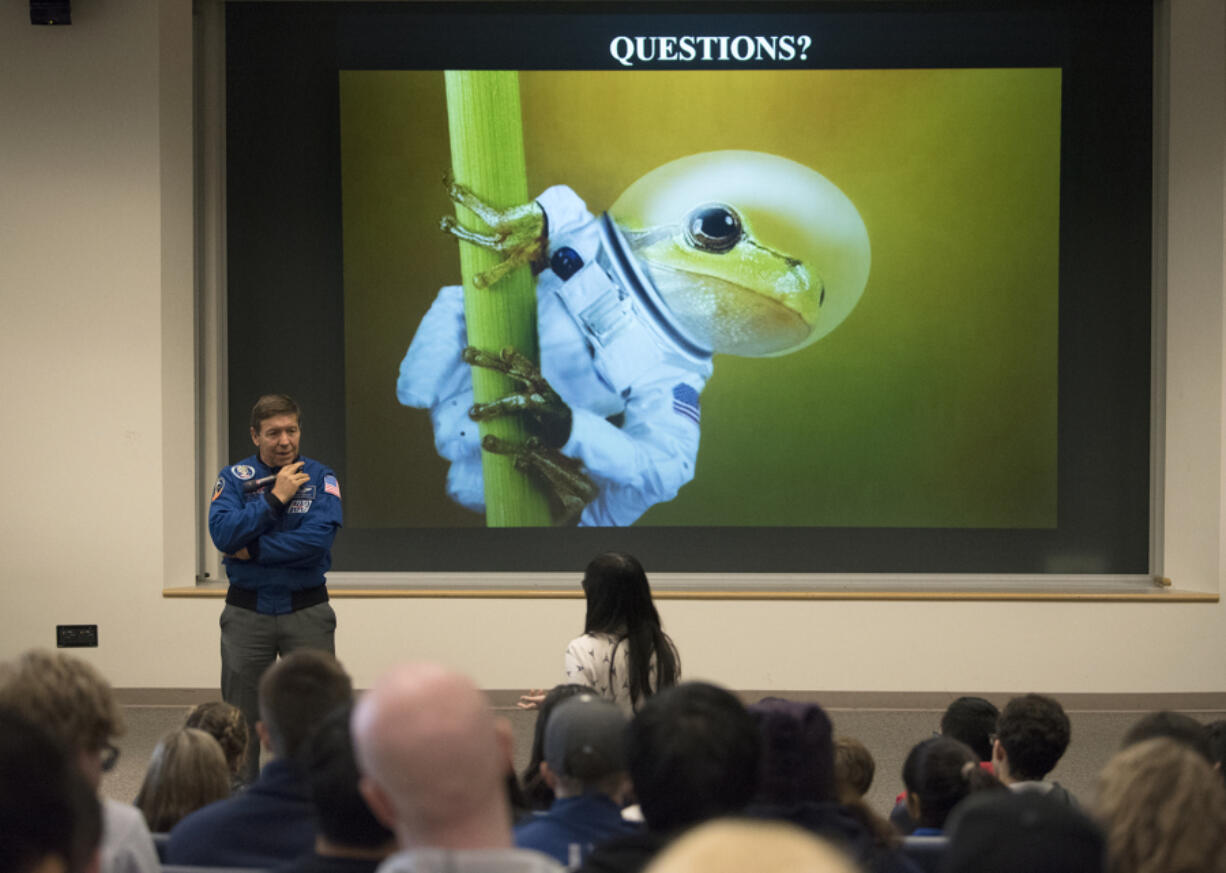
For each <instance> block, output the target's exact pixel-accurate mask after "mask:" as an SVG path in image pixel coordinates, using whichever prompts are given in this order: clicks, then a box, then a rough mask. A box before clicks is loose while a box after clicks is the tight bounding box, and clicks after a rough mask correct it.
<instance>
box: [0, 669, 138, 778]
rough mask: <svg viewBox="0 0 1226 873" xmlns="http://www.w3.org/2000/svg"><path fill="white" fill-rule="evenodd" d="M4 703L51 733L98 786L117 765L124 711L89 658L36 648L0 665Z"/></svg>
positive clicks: (1, 693) (0, 697)
mask: <svg viewBox="0 0 1226 873" xmlns="http://www.w3.org/2000/svg"><path fill="white" fill-rule="evenodd" d="M0 705H4V706H9V707H12V708H13V709H15V710H16V711H17V712H19V713H20V714H22V715H24V716H25V717H26V718H28V719H29V720H31V721H33V722H34V723H36V724H38V725H41V726H42V727H43V728H44V729H45V730H47V731H48V732H49V733H51V734H52V736H54V737H55V738H56V739H57V740H58V741H59V742H60V743H61V744H62V745H63V746H64V747H65V748H67V749H68V750H69V751H70V752H71V753H72V754H73V755H75V756H76V762H77V764H78V766H79V767H80V768H81V772H82V773H84V774H85V778H86V779H87V780H88V781H89V783H90V784H91V785H92V786H93V787H94V788H95V789H97V788H98V787H99V786H100V785H101V784H102V773H103V771H105V770H109V769H110V768H111V767H113V766H114V764H115V760H116V758H117V757H118V754H119V751H118V749H116V748H115V747H114V746H113V745H111V740H112V739H113V738H115V737H117V736H119V735H120V734H122V733H123V729H124V728H123V715H122V713H121V711H120V709H119V704H117V703H116V702H115V695H114V693H113V692H112V691H111V686H110V683H108V682H107V681H106V680H105V679H103V678H102V676H101V674H99V673H98V671H97V670H95V669H94V668H93V666H92V665H90V664H88V663H86V662H85V661H82V660H81V659H79V658H73V657H71V656H69V655H65V654H62V653H54V654H53V653H51V652H46V651H40V650H35V651H30V652H26V653H25V654H24V655H21V656H20V657H19V658H17V660H15V661H12V662H9V663H7V664H3V665H0Z"/></svg>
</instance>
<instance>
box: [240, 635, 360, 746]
mask: <svg viewBox="0 0 1226 873" xmlns="http://www.w3.org/2000/svg"><path fill="white" fill-rule="evenodd" d="M259 695H260V720H261V721H263V722H264V727H265V728H266V729H267V730H268V742H269V745H271V746H272V750H273V753H274V754H276V756H277V757H279V758H287V759H290V760H298V759H299V757H300V755H301V752H302V749H303V746H304V745H305V743H306V740H307V738H308V737H309V736H310V735H311V733H312V731H314V730H315V728H316V726H317V725H319V723H320V722H322V721H323V719H324V716H326V715H328V714H329V713H330V712H332V710H334V709H336V708H337V707H338V706H341V705H342V704H345V703H350V702H352V700H353V681H352V680H351V679H350V678H349V674H348V673H346V672H345V668H344V667H342V666H341V665H340V662H339V661H337V660H336V658H334V657H333V656H332V655H330V654H328V653H327V652H323V651H320V650H318V649H298V650H297V651H295V652H291V653H290V654H288V655H286V656H285V657H284V658H282V659H281V660H280V661H278V662H277V663H275V664H273V665H272V666H271V667H269V668H268V669H267V670H266V671H264V675H263V676H262V677H260V691H259Z"/></svg>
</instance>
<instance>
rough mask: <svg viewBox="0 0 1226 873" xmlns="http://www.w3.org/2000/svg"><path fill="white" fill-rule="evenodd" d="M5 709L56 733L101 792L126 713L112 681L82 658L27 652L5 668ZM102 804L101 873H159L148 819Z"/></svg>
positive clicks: (1, 669)
mask: <svg viewBox="0 0 1226 873" xmlns="http://www.w3.org/2000/svg"><path fill="white" fill-rule="evenodd" d="M0 706H8V707H9V708H11V709H13V710H15V711H16V712H18V713H19V714H21V715H23V716H25V717H26V718H27V719H28V720H30V721H32V722H34V723H35V724H37V725H39V726H40V727H42V728H43V729H45V730H46V731H47V732H48V733H49V734H51V735H52V736H53V737H54V738H55V740H56V741H58V742H59V743H60V744H61V745H62V746H63V747H64V748H65V749H67V750H68V753H69V755H70V756H72V758H73V760H74V762H75V764H76V766H77V767H78V768H80V770H81V773H82V774H83V775H84V777H85V779H86V781H87V782H88V783H89V785H90V787H91V788H92V789H93V790H94V791H95V792H99V791H100V789H101V786H102V774H103V773H105V772H107V771H109V770H111V769H112V768H113V767H114V766H115V762H116V761H117V760H118V758H119V749H118V748H116V747H115V745H114V744H113V743H112V742H111V741H112V740H113V739H115V738H116V737H118V736H119V735H120V734H122V733H123V731H124V724H123V714H122V712H121V711H120V709H119V704H118V703H117V702H116V701H115V694H114V692H113V691H112V690H111V686H110V683H108V682H107V681H106V680H105V679H103V678H102V675H101V674H100V673H99V672H98V671H97V670H95V669H94V667H93V666H92V665H90V664H88V663H86V662H85V661H82V660H81V659H80V658H74V657H71V656H69V655H65V654H63V653H60V652H56V653H52V652H47V651H41V650H34V651H29V652H26V653H25V654H23V655H21V656H20V657H18V658H17V659H16V660H15V661H10V662H7V663H5V664H0ZM101 802H102V847H101V861H102V863H101V873H159V871H160V869H161V865H160V864H159V863H158V857H157V851H156V850H155V849H154V848H153V838H152V837H151V836H149V828H148V827H147V826H146V825H145V819H144V817H143V816H142V815H141V814H140V811H139V810H137V809H136V807H134V806H130V805H129V804H126V803H120V802H119V801H117V800H113V799H111V798H101Z"/></svg>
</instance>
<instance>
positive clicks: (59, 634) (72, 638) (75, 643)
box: [55, 624, 98, 649]
mask: <svg viewBox="0 0 1226 873" xmlns="http://www.w3.org/2000/svg"><path fill="white" fill-rule="evenodd" d="M55 645H56V647H57V648H61V649H78V648H86V647H96V646H97V645H98V625H96V624H57V625H56V626H55Z"/></svg>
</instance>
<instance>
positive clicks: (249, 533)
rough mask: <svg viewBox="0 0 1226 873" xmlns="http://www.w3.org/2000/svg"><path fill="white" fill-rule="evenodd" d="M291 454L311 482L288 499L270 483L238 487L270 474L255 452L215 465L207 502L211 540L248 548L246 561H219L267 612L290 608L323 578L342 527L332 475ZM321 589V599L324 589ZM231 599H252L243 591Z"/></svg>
mask: <svg viewBox="0 0 1226 873" xmlns="http://www.w3.org/2000/svg"><path fill="white" fill-rule="evenodd" d="M298 460H299V461H302V462H303V463H302V472H304V473H306V474H307V475H308V476H310V477H311V480H310V481H309V482H307V483H306V484H305V485H303V486H302V487H301V488H299V489H298V493H297V494H295V495H294V497H293V499H292V500H290V502H289V503H288V504H287V505H285V506H280V505H279V503H278V502H277V500H276V498H274V497H273V496H272V489H271V488H269V487H265V488H261V489H259V490H258V491H254V492H251V493H244V492H243V485H244V484H245V483H246V482H250V481H253V480H255V479H262V478H264V477H265V476H271V475H274V474H275V473H276V472H277V471H276V470H274V469H273V468H272V467H269V466H267V465H266V464H265V463H264V462H263V461H261V460H260V458H259V456H258V455H252V456H251V457H249V458H246V459H245V460H243V461H241V462H240V463H238V464H234V465H233V466H230V467H226V468H225V469H223V470H222V471H221V473H220V474H219V475H218V477H217V484H216V485H215V486H214V489H213V502H212V503H211V504H210V505H209V534H210V535H211V536H212V537H213V544H214V545H216V546H217V548H218V549H219V550H220V551H221V552H223V553H224V554H226V555H232V554H234V553H235V552H237V551H238V550H239V549H242V548H246V549H247V551H249V552H250V553H251V560H250V561H241V560H238V559H237V558H230V557H227V558H225V559H224V560H223V561H222V563H223V564H224V565H225V567H226V575H227V577H229V579H230V586H231V587H232V588H237V589H239V590H240V591H241V592H251V593H253V594H254V603H253V604H252V605H251V606H250V607H249V608H251V609H254V610H255V611H256V612H259V613H263V614H266V615H283V614H285V613H287V612H293V611H294V605H295V602H296V601H297V602H299V603H301V601H302V599H303V595H302V592H305V591H309V590H311V589H315V588H318V587H320V586H322V585H323V584H324V574H325V573H326V572H327V571H328V569H329V568H330V567H331V566H332V552H331V549H332V540H333V538H334V537H335V536H336V530H337V528H339V527H340V526H341V498H340V485H339V484H338V483H337V479H336V474H335V473H333V472H332V471H331V470H330V469H328V468H327V467H325V466H324V465H323V464H321V463H319V462H318V461H313V460H311V459H310V458H304V457H299V458H298ZM277 469H280V468H277ZM295 592H297V597H295ZM320 594H322V595H323V597H322V600H326V599H327V593H326V592H320ZM310 596H318V595H310ZM308 597H309V596H308ZM237 599H241V600H243V601H244V602H248V603H250V602H252V598H251V597H250V596H248V595H246V594H239V595H237ZM322 600H320V601H319V602H322ZM300 608H301V607H300Z"/></svg>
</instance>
